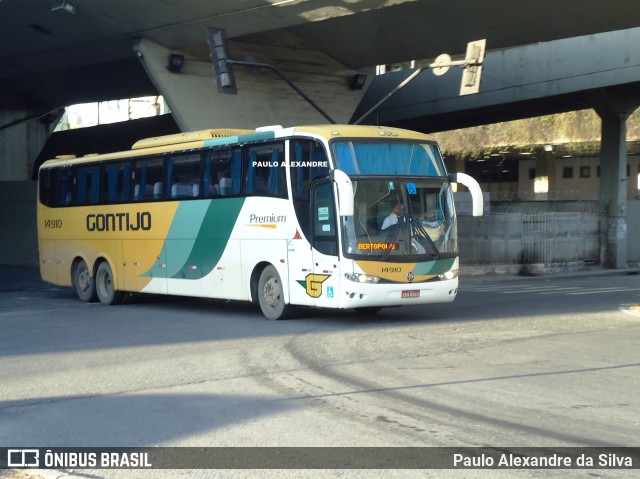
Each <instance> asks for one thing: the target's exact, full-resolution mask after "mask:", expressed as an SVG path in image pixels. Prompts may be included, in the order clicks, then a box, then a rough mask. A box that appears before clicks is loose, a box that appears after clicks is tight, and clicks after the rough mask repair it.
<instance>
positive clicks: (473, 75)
mask: <svg viewBox="0 0 640 479" xmlns="http://www.w3.org/2000/svg"><path fill="white" fill-rule="evenodd" d="M486 44H487V41H486V40H477V41H475V42H469V43H467V55H466V56H465V58H464V61H465V65H464V70H463V71H462V83H461V84H460V94H461V95H468V94H470V93H478V92H479V91H480V74H481V73H482V62H483V60H484V50H485V46H486Z"/></svg>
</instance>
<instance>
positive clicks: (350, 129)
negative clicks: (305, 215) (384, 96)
mask: <svg viewBox="0 0 640 479" xmlns="http://www.w3.org/2000/svg"><path fill="white" fill-rule="evenodd" d="M294 135H302V136H317V137H321V138H324V139H326V140H331V139H334V138H341V137H343V138H380V137H389V138H398V139H400V138H401V139H410V140H421V141H429V140H430V138H429V137H428V136H427V135H425V134H423V133H419V132H416V131H411V130H404V129H401V128H391V127H384V126H367V125H333V124H327V125H308V126H296V127H291V128H283V127H281V126H279V125H276V126H269V127H261V128H257V129H256V130H245V129H230V128H218V129H207V130H199V131H192V132H185V133H177V134H172V135H164V136H156V137H152V138H146V139H143V140H139V141H137V142H136V143H134V144H133V146H132V147H131V150H125V151H117V152H113V153H104V154H95V153H92V154H88V155H85V156H82V157H76V156H75V155H59V156H57V157H56V158H55V159H52V160H48V161H45V162H44V163H43V165H42V166H44V167H51V166H61V165H72V164H81V163H84V162H86V161H91V162H95V161H102V160H115V159H125V158H131V157H136V156H145V155H150V154H159V153H170V152H173V151H184V150H192V149H198V148H210V147H215V146H224V145H234V144H243V143H248V142H253V141H264V140H270V139H276V138H287V137H290V136H294Z"/></svg>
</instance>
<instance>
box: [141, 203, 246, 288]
mask: <svg viewBox="0 0 640 479" xmlns="http://www.w3.org/2000/svg"><path fill="white" fill-rule="evenodd" d="M243 204H244V198H224V199H222V198H220V199H215V200H206V201H183V202H181V203H180V205H179V206H178V209H177V210H176V213H175V215H174V217H173V221H172V222H171V226H170V228H169V232H168V233H167V238H166V240H165V242H164V245H163V247H162V253H161V256H160V257H161V258H166V260H165V261H166V265H165V267H164V268H161V267H160V266H159V265H157V264H156V265H154V266H153V267H152V268H151V269H150V270H149V271H147V272H146V273H145V274H144V275H143V276H151V277H156V278H157V277H167V278H176V279H201V278H203V277H205V276H206V275H208V274H209V273H210V272H211V271H213V268H215V266H216V264H218V262H219V261H220V258H221V257H222V253H223V252H224V250H225V248H226V246H227V243H228V242H229V238H230V236H231V232H232V231H233V227H234V226H235V223H236V218H237V217H238V215H239V214H240V210H241V209H242V205H243Z"/></svg>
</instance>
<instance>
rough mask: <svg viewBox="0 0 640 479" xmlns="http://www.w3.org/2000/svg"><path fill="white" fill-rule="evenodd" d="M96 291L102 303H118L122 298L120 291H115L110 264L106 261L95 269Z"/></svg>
mask: <svg viewBox="0 0 640 479" xmlns="http://www.w3.org/2000/svg"><path fill="white" fill-rule="evenodd" d="M96 293H97V295H98V299H99V300H100V302H101V303H102V304H106V305H110V304H120V303H121V302H122V299H123V298H124V293H123V292H122V291H116V290H115V286H114V284H113V273H112V271H111V266H109V263H107V262H106V261H103V262H102V263H100V266H98V270H97V271H96Z"/></svg>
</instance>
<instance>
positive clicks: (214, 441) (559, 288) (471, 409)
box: [0, 268, 640, 478]
mask: <svg viewBox="0 0 640 479" xmlns="http://www.w3.org/2000/svg"><path fill="white" fill-rule="evenodd" d="M34 273H35V272H34V271H32V270H28V269H25V270H23V269H19V268H0V385H1V387H0V446H5V447H13V446H24V447H28V446H39V447H61V446H70V447H80V446H83V447H86V446H96V447H104V446H117V447H121V446H208V447H213V446H260V447H264V446H394V447H395V446H455V447H458V446H491V447H515V446H536V447H557V446H634V447H638V446H640V382H639V381H638V377H639V374H640V349H639V348H638V344H640V308H639V307H637V305H638V304H640V276H636V275H624V274H606V275H603V274H589V275H577V276H571V277H558V276H553V277H532V278H523V277H482V278H480V277H463V278H462V279H461V291H460V294H459V296H458V299H457V300H456V302H454V303H453V304H449V305H434V306H423V307H404V308H390V309H386V310H383V311H382V312H380V313H379V314H377V315H375V316H370V317H363V316H358V315H356V314H354V313H351V312H332V311H329V312H327V311H320V310H312V309H308V310H303V311H301V314H300V316H299V317H298V318H297V319H294V320H288V321H278V322H273V321H268V320H266V319H264V318H263V317H262V316H261V314H260V313H259V311H258V310H257V309H256V308H255V307H253V306H251V305H247V304H242V303H235V304H230V303H225V302H222V301H211V300H194V299H185V298H167V297H155V296H152V297H142V298H139V299H138V300H137V301H135V302H134V303H132V304H128V305H123V306H113V307H105V306H101V305H96V304H85V303H82V302H80V301H78V300H77V299H75V296H74V294H73V292H72V291H71V290H68V289H64V288H57V287H53V286H51V285H46V284H43V283H41V282H39V280H38V278H37V274H34ZM321 472H322V474H319V473H318V471H295V474H294V473H293V472H292V471H289V472H287V473H283V472H282V471H280V473H279V474H276V472H274V471H262V472H261V473H260V475H259V477H320V476H321V477H456V478H457V477H500V478H501V477H587V476H588V477H634V476H635V473H637V470H636V471H629V470H606V469H598V470H594V471H589V472H587V471H549V470H546V471H545V470H523V471H505V470H491V471H487V470H483V471H478V470H473V471H469V470H467V471H448V470H444V471H443V470H441V471H435V472H434V471H431V472H430V471H415V470H414V471H406V470H405V471H402V470H401V471H389V470H387V471H384V470H383V471H321ZM254 473H255V474H256V475H257V474H258V473H257V472H256V471H254ZM234 474H235V475H234ZM287 474H289V475H287ZM59 475H60V473H58V476H56V477H59ZM228 476H234V477H247V475H246V474H244V473H239V472H237V471H236V472H235V473H234V472H233V471H215V470H214V471H195V472H194V471H189V470H186V471H162V472H161V471H118V470H94V471H90V473H87V472H86V471H85V472H83V474H82V475H81V476H78V477H99V478H101V477H109V478H111V477H113V478H121V477H122V478H124V477H180V478H181V477H228ZM74 477H75V476H74ZM251 477H253V475H251Z"/></svg>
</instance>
